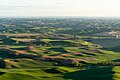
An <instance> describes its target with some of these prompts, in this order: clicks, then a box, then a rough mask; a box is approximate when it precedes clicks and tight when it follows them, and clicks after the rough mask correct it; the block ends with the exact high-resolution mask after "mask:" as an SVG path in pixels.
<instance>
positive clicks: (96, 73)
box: [64, 67, 115, 80]
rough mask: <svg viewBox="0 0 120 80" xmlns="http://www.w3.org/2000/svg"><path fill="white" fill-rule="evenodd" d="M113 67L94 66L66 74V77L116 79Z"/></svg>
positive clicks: (85, 79)
mask: <svg viewBox="0 0 120 80" xmlns="http://www.w3.org/2000/svg"><path fill="white" fill-rule="evenodd" d="M113 74H115V72H113V71H112V67H102V68H93V69H89V70H82V71H76V72H72V73H66V74H64V79H65V80H66V79H70V80H114V79H113Z"/></svg>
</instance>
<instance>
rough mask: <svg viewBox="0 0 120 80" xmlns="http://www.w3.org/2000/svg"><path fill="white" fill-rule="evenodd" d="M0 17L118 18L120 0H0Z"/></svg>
mask: <svg viewBox="0 0 120 80" xmlns="http://www.w3.org/2000/svg"><path fill="white" fill-rule="evenodd" d="M0 16H120V0H0Z"/></svg>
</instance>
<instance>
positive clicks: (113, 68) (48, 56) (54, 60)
mask: <svg viewBox="0 0 120 80" xmlns="http://www.w3.org/2000/svg"><path fill="white" fill-rule="evenodd" d="M119 21H120V20H119V19H115V18H53V17H52V18H2V19H0V26H1V28H0V80H16V78H17V80H26V79H30V80H55V79H56V80H88V79H91V80H119V78H120V76H119V75H120V74H119V69H120V62H119V61H120V60H119V59H120V48H119V46H120V44H119V43H120V38H119V36H118V34H117V37H116V34H114V35H113V34H109V33H116V32H119V31H120V23H119ZM113 27H114V28H113ZM101 33H102V35H101ZM104 33H106V34H104ZM96 34H97V35H96Z"/></svg>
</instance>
